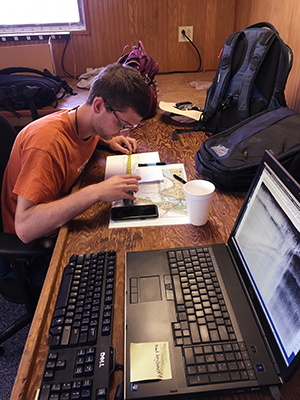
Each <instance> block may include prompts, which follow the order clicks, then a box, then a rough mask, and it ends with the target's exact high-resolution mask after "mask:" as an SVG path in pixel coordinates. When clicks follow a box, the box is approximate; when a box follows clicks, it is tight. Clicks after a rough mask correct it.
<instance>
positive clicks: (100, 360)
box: [99, 351, 105, 368]
mask: <svg viewBox="0 0 300 400" xmlns="http://www.w3.org/2000/svg"><path fill="white" fill-rule="evenodd" d="M104 364H105V351H102V352H101V353H100V359H99V368H101V367H104Z"/></svg>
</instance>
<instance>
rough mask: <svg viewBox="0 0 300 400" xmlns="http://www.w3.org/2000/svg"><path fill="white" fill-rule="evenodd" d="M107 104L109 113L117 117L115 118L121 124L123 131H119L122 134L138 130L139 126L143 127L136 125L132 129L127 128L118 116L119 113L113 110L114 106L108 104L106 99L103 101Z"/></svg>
mask: <svg viewBox="0 0 300 400" xmlns="http://www.w3.org/2000/svg"><path fill="white" fill-rule="evenodd" d="M103 100H104V102H105V104H106V105H107V107H108V109H109V111H110V112H111V113H112V114H113V115H114V116H115V118H116V119H117V121H118V122H119V124H120V125H121V127H122V129H120V130H119V132H120V133H122V132H127V131H132V130H133V129H136V128H138V127H139V126H142V124H136V125H132V126H131V127H130V128H127V127H126V126H125V125H124V124H123V122H122V121H121V120H120V118H119V117H118V116H117V113H116V112H115V110H114V109H113V108H112V106H111V105H110V104H109V103H108V101H106V100H105V99H103Z"/></svg>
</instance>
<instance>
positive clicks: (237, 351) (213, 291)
mask: <svg viewBox="0 0 300 400" xmlns="http://www.w3.org/2000/svg"><path fill="white" fill-rule="evenodd" d="M168 259H169V268H170V274H171V275H170V276H171V279H172V282H173V287H174V292H175V293H174V296H175V299H174V300H175V307H176V315H177V321H176V322H173V323H172V329H173V336H174V343H175V346H181V347H182V352H183V357H184V360H185V364H186V369H185V371H186V379H187V384H188V385H189V386H192V385H203V384H207V383H220V382H230V381H239V380H240V381H241V380H243V381H244V380H252V379H255V378H256V376H255V373H254V368H253V365H252V363H251V361H250V357H249V354H248V351H247V349H246V346H245V343H244V342H239V341H237V339H236V335H235V332H234V329H233V325H232V322H231V319H230V316H229V312H228V310H227V306H226V304H225V300H224V297H223V294H222V290H221V287H220V284H219V281H218V278H217V275H216V272H215V269H214V266H213V263H212V260H211V256H210V253H209V249H208V248H207V247H199V248H193V249H181V250H177V251H169V252H168ZM170 294H171V295H173V294H172V293H170Z"/></svg>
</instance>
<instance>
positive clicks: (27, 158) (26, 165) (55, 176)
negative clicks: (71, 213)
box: [13, 148, 65, 204]
mask: <svg viewBox="0 0 300 400" xmlns="http://www.w3.org/2000/svg"><path fill="white" fill-rule="evenodd" d="M64 175H65V174H64V171H63V168H62V166H61V165H59V162H58V161H56V160H55V159H54V158H53V157H52V156H51V155H50V154H49V153H48V152H47V151H45V150H40V149H35V148H34V149H28V150H26V151H24V152H23V153H22V168H21V171H20V173H19V176H18V178H17V181H16V184H15V186H14V189H13V192H14V193H15V194H16V195H19V196H22V197H24V198H26V199H27V200H30V201H33V202H34V203H36V204H39V203H45V202H49V201H53V200H56V199H57V198H59V197H60V196H62V195H63V193H61V191H62V187H63V182H64V179H65V176H64Z"/></svg>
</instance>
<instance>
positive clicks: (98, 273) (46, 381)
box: [39, 251, 116, 400]
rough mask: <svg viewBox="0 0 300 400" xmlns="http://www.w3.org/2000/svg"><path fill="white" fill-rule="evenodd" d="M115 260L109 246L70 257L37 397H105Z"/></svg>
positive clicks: (88, 399) (103, 399) (110, 360)
mask: <svg viewBox="0 0 300 400" xmlns="http://www.w3.org/2000/svg"><path fill="white" fill-rule="evenodd" d="M115 264H116V253H115V251H108V252H99V253H90V254H84V255H83V254H81V255H73V256H72V257H71V258H70V260H69V264H68V265H67V266H66V267H65V269H64V273H63V277H62V281H61V284H60V289H59V293H58V297H57V301H56V305H55V309H54V312H53V315H52V321H51V326H50V331H49V333H50V349H49V353H48V357H47V361H46V366H45V370H44V376H43V381H42V384H41V388H40V395H39V400H50V399H51V400H69V399H73V400H74V399H86V400H94V399H95V400H96V399H97V400H107V399H108V388H109V375H110V373H111V372H112V370H113V366H114V351H113V348H112V347H111V335H112V321H113V304H114V277H115Z"/></svg>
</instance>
